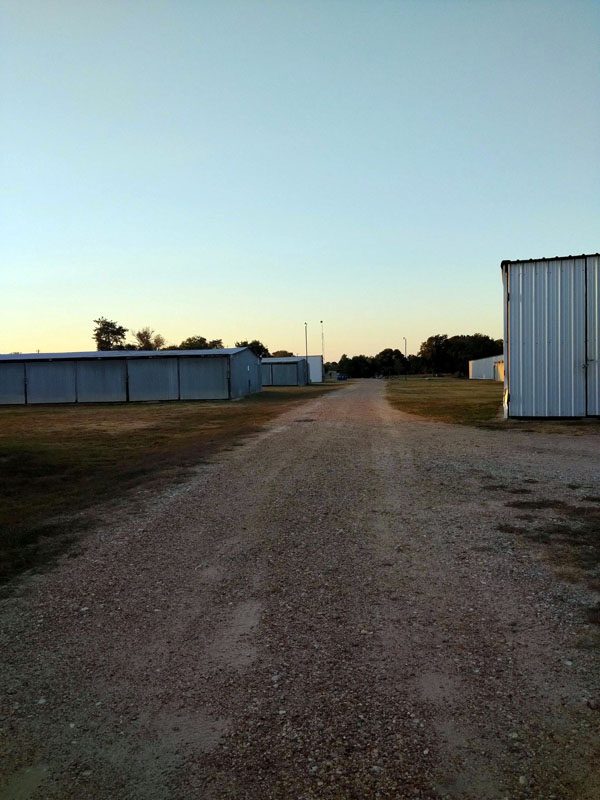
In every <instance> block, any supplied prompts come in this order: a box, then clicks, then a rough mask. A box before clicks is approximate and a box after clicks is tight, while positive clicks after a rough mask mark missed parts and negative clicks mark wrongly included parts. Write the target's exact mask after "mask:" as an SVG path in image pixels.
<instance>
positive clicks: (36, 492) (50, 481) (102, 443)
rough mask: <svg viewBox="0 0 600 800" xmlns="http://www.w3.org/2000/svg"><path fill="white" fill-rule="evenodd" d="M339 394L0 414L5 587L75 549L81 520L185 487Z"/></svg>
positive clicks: (295, 390)
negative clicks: (208, 466)
mask: <svg viewBox="0 0 600 800" xmlns="http://www.w3.org/2000/svg"><path fill="white" fill-rule="evenodd" d="M339 388H341V387H340V386H338V385H336V384H333V385H314V386H303V387H272V388H271V387H269V388H267V389H265V390H264V391H263V392H261V393H260V394H257V395H252V396H250V397H247V398H244V399H243V400H240V401H236V402H230V401H220V402H173V403H117V404H93V405H54V406H4V407H0V481H1V485H2V498H1V501H0V582H3V581H6V580H8V579H10V578H12V577H14V576H15V575H16V574H18V573H19V572H21V571H23V570H25V569H31V568H42V567H44V566H47V565H48V564H51V563H53V562H54V560H55V559H56V558H57V557H58V556H59V555H61V554H62V553H64V552H65V551H68V550H70V549H72V546H73V542H74V540H75V538H76V535H77V532H78V531H79V530H81V528H82V527H85V526H86V524H88V523H86V522H85V521H83V520H82V519H81V518H77V514H78V513H79V512H81V511H82V510H84V509H86V508H88V507H89V506H90V505H91V504H93V503H95V502H99V501H101V500H103V499H107V498H109V499H115V498H116V497H119V496H121V495H124V494H125V493H126V492H127V491H129V490H131V489H132V488H135V487H139V486H140V485H141V484H144V485H155V486H157V487H160V486H161V485H165V484H167V483H175V482H179V481H182V480H185V479H186V477H188V476H189V474H190V469H191V468H192V467H194V466H195V465H197V464H199V463H201V462H202V461H204V460H205V459H206V458H207V457H209V456H210V455H211V454H213V453H215V452H217V451H220V450H223V449H226V448H228V447H233V446H234V445H237V444H239V443H240V442H241V441H242V440H243V439H244V437H247V436H249V435H251V434H254V433H257V432H258V431H260V430H261V429H262V428H263V427H264V426H265V425H266V424H267V423H268V422H270V421H271V420H272V419H274V418H275V417H277V416H278V415H279V414H281V413H283V412H284V411H287V410H289V409H291V408H293V407H294V406H295V405H297V404H299V403H303V402H305V401H306V400H311V399H313V398H316V397H319V396H320V395H323V394H326V393H327V392H330V391H336V390H337V389H339Z"/></svg>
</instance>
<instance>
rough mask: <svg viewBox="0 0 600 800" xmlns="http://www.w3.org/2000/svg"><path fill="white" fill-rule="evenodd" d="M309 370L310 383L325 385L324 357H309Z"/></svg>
mask: <svg viewBox="0 0 600 800" xmlns="http://www.w3.org/2000/svg"><path fill="white" fill-rule="evenodd" d="M308 368H309V377H310V382H311V383H323V356H309V357H308Z"/></svg>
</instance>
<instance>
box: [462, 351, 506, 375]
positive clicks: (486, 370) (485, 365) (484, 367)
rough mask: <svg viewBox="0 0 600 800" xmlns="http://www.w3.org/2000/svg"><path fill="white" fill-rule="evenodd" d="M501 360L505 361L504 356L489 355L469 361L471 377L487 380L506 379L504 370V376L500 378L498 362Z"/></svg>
mask: <svg viewBox="0 0 600 800" xmlns="http://www.w3.org/2000/svg"><path fill="white" fill-rule="evenodd" d="M500 362H502V363H504V356H489V358H477V359H475V360H474V361H469V378H470V379H471V380H487V381H496V380H504V372H502V378H498V370H497V369H496V364H499V363H500Z"/></svg>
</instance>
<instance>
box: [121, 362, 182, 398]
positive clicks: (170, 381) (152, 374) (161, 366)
mask: <svg viewBox="0 0 600 800" xmlns="http://www.w3.org/2000/svg"><path fill="white" fill-rule="evenodd" d="M127 369H128V372H129V399H130V400H177V399H178V397H179V380H178V375H177V359H176V358H164V357H161V358H138V359H135V360H134V359H127Z"/></svg>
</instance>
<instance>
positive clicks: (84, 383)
mask: <svg viewBox="0 0 600 800" xmlns="http://www.w3.org/2000/svg"><path fill="white" fill-rule="evenodd" d="M261 388H262V387H261V380H260V360H259V359H258V358H257V356H255V355H254V353H253V352H252V351H251V350H249V349H248V348H247V347H235V348H223V349H218V350H108V351H94V352H85V353H19V354H16V355H0V404H23V403H31V404H33V403H107V402H112V403H124V402H127V401H129V400H131V401H136V400H138V401H141V400H226V399H232V398H236V397H243V396H244V395H247V394H252V393H254V392H260V390H261Z"/></svg>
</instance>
